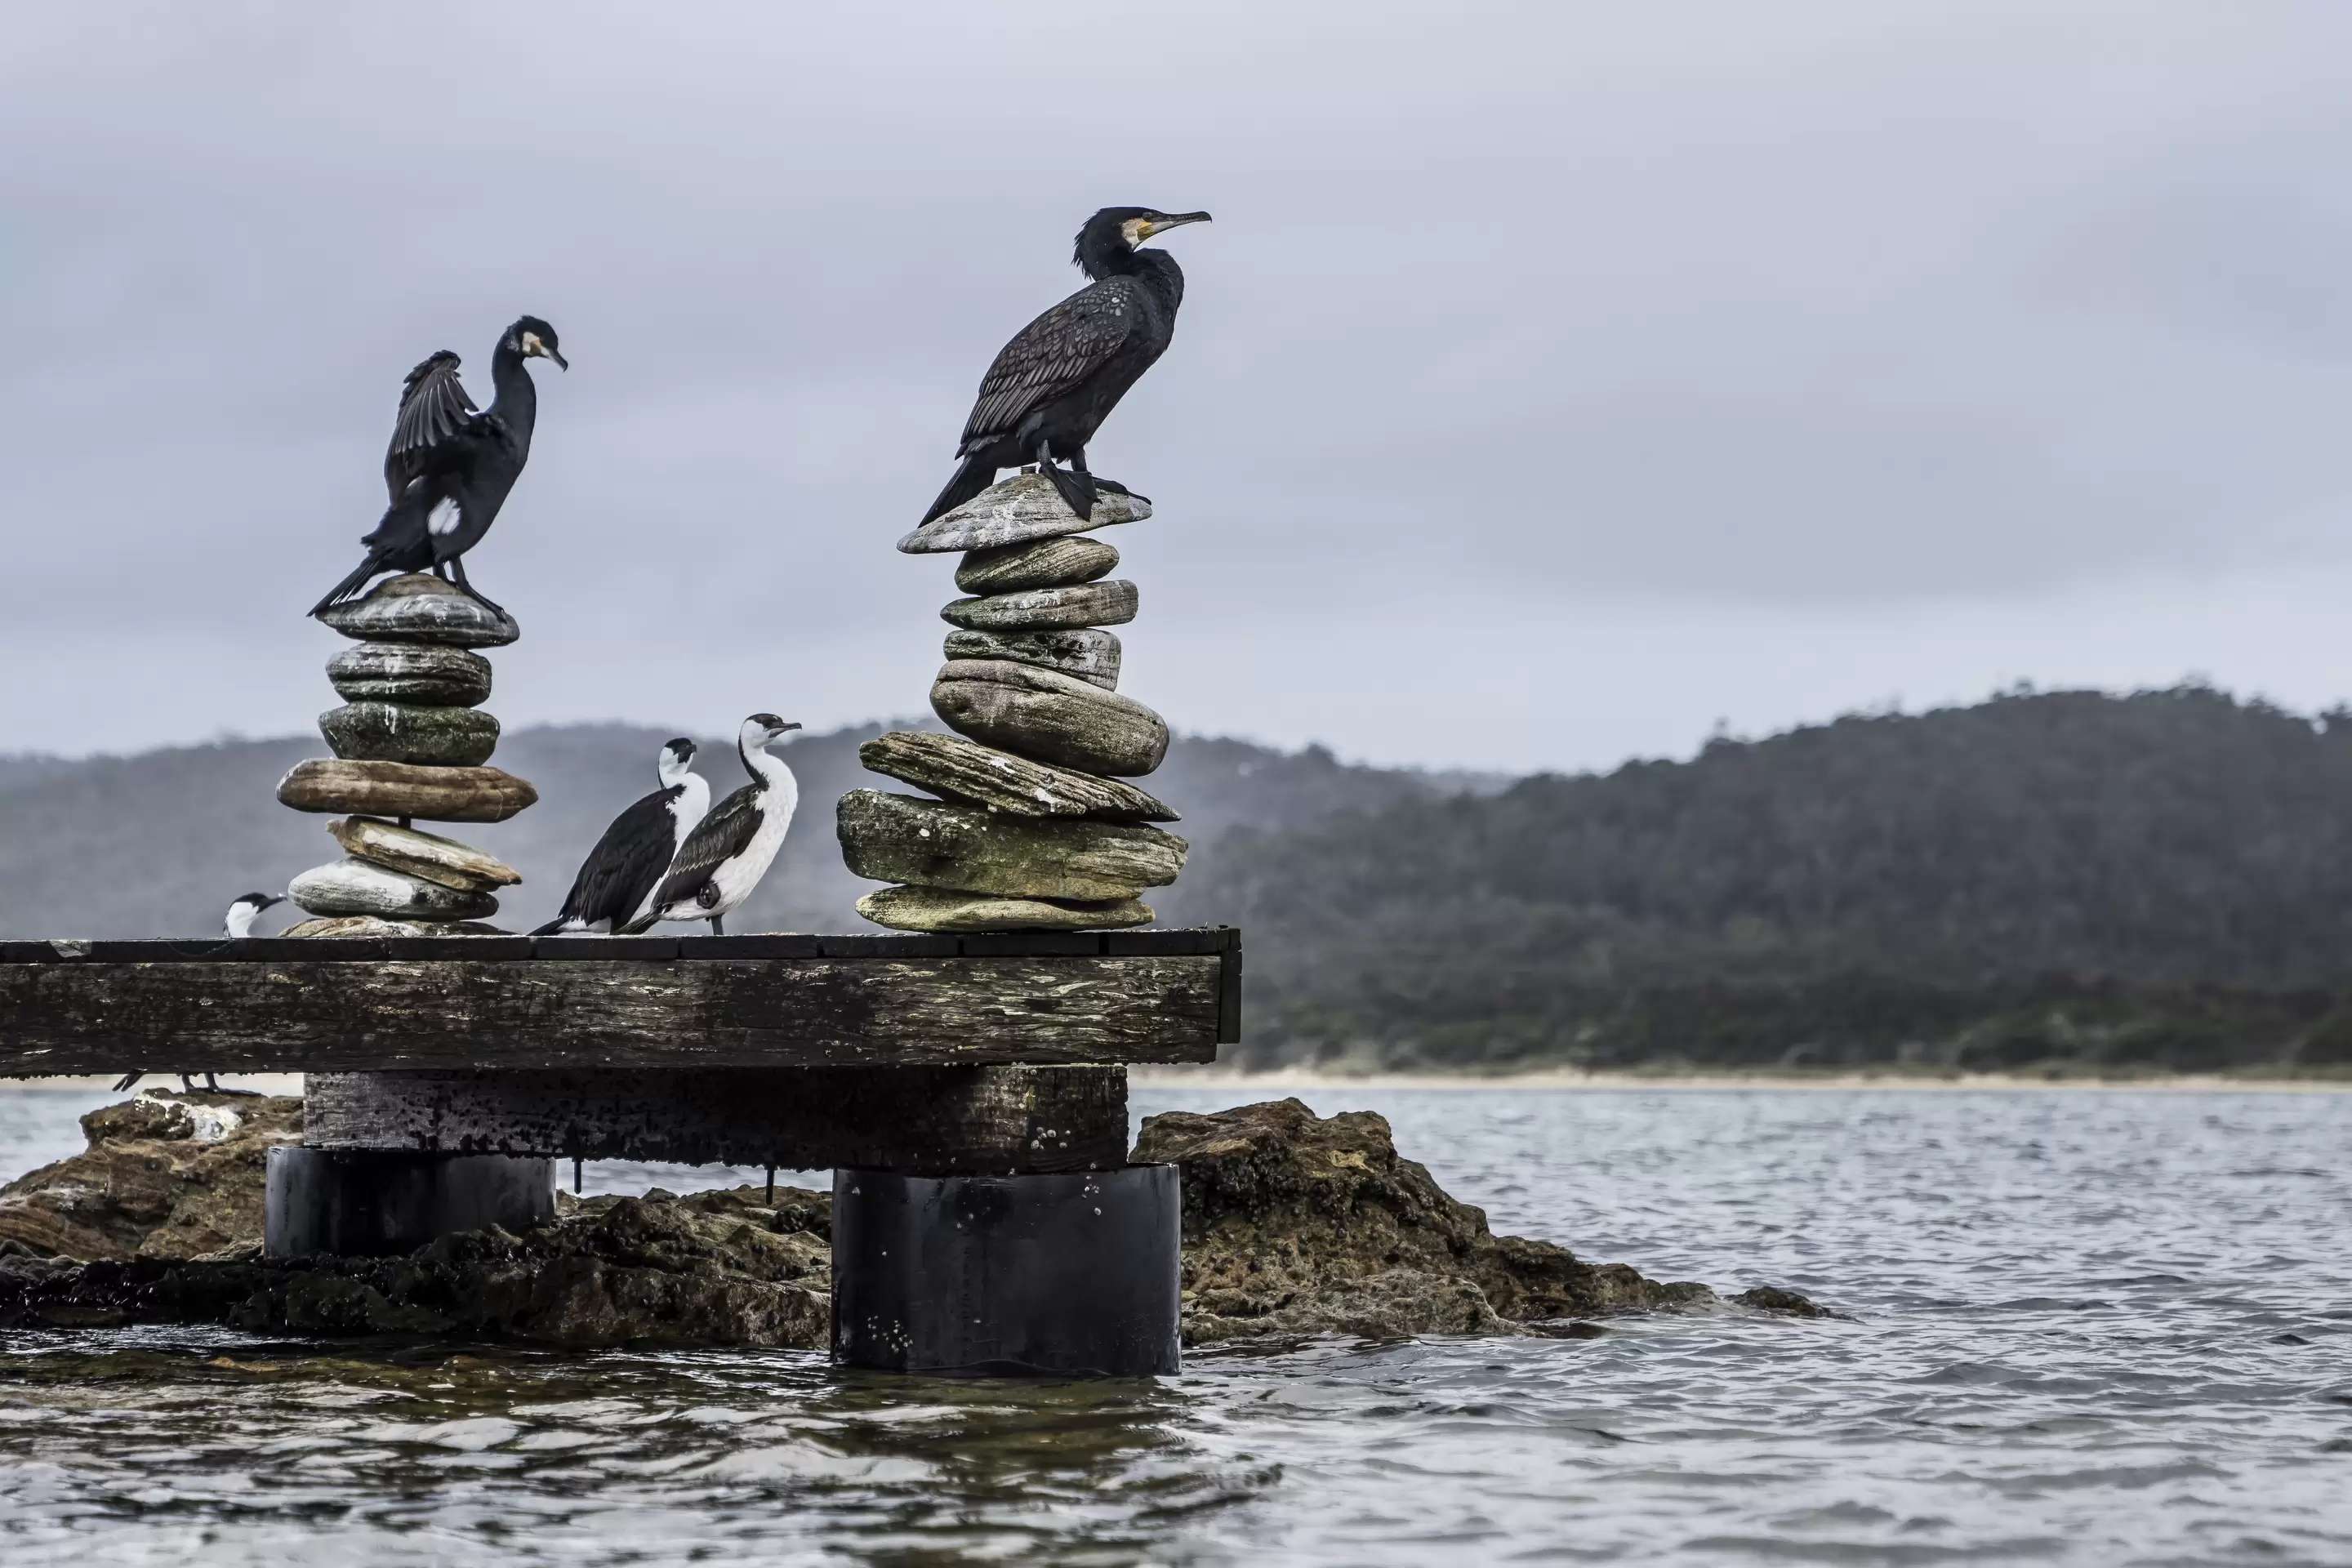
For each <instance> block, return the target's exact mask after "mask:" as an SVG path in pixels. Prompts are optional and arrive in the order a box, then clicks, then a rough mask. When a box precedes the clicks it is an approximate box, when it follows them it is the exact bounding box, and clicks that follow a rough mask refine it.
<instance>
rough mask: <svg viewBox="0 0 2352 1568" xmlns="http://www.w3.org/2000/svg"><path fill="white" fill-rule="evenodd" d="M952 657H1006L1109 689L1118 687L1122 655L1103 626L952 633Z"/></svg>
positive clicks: (949, 648)
mask: <svg viewBox="0 0 2352 1568" xmlns="http://www.w3.org/2000/svg"><path fill="white" fill-rule="evenodd" d="M944 651H945V652H946V654H947V656H948V658H950V659H961V658H1003V659H1010V660H1012V661H1013V663H1014V664H1034V665H1036V666H1037V667H1038V668H1041V669H1051V670H1056V671H1059V672H1060V673H1061V674H1064V675H1068V676H1075V677H1076V679H1080V680H1083V681H1085V682H1087V684H1088V685H1090V686H1099V687H1101V688H1102V689H1104V690H1105V691H1116V690H1118V667H1119V660H1120V658H1121V657H1122V653H1121V649H1120V647H1119V644H1118V634H1117V633H1115V632H1107V631H1104V630H1103V629H1101V628H1100V627H1099V626H1088V627H1084V628H1081V629H1079V630H1076V631H1066V632H971V631H952V632H950V633H949V634H948V638H947V642H946V645H945V649H944Z"/></svg>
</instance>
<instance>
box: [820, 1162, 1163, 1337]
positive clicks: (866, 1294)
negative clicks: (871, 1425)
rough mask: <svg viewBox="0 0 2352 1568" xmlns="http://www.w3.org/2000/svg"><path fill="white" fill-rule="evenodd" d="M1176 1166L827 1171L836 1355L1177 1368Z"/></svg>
mask: <svg viewBox="0 0 2352 1568" xmlns="http://www.w3.org/2000/svg"><path fill="white" fill-rule="evenodd" d="M1182 1242H1183V1199H1182V1194H1181V1188H1180V1186H1179V1184H1178V1181H1177V1171H1176V1167H1175V1166H1173V1165H1129V1166H1127V1167H1125V1168H1123V1169H1120V1170H1112V1171H1076V1172H1072V1173H1068V1174H1055V1175H1031V1176H944V1177H925V1176H908V1175H901V1174H898V1173H896V1172H891V1171H852V1170H842V1171H835V1173H834V1176H833V1357H834V1360H835V1361H837V1362H840V1363H844V1364H845V1365H848V1366H859V1367H874V1368H879V1369H882V1370H885V1371H890V1372H926V1373H961V1374H982V1375H985V1374H1000V1375H1015V1376H1019V1375H1049V1376H1050V1375H1061V1376H1071V1375H1078V1376H1095V1377H1146V1376H1150V1375H1153V1374H1155V1373H1172V1372H1174V1371H1175V1370H1176V1362H1177V1352H1176V1327H1177V1323H1176V1320H1177V1311H1178V1279H1177V1277H1178V1271H1179V1269H1180V1268H1181V1247H1182Z"/></svg>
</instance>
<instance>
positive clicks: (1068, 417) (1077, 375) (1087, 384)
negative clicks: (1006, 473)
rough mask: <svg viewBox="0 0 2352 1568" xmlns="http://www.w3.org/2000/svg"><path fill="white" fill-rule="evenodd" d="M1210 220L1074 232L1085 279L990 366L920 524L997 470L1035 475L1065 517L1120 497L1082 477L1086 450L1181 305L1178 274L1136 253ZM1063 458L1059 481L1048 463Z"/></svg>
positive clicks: (1115, 213) (1156, 350)
mask: <svg viewBox="0 0 2352 1568" xmlns="http://www.w3.org/2000/svg"><path fill="white" fill-rule="evenodd" d="M1208 221H1209V215H1208V214H1207V213H1178V214H1175V215H1173V216H1171V215H1170V214H1167V213H1163V212H1159V211H1155V210H1154V209H1152V208H1150V207H1105V208H1103V210H1102V211H1100V212H1098V213H1097V214H1095V216H1092V217H1090V218H1088V219H1087V226H1085V227H1084V228H1082V229H1080V230H1078V240H1077V246H1076V251H1075V253H1074V255H1073V257H1072V259H1073V260H1075V261H1076V263H1077V264H1078V266H1079V267H1081V268H1084V269H1085V271H1086V275H1087V277H1089V278H1091V279H1094V282H1093V283H1092V284H1091V285H1090V286H1089V287H1087V288H1085V289H1079V290H1078V291H1077V292H1076V293H1075V294H1073V295H1071V296H1070V297H1069V298H1068V299H1066V300H1063V301H1062V302H1061V303H1060V304H1058V305H1056V306H1055V307H1054V308H1053V309H1052V310H1048V311H1046V312H1045V314H1044V315H1042V316H1040V317H1038V318H1037V319H1036V320H1035V321H1032V322H1030V323H1029V324H1028V325H1027V326H1025V327H1024V328H1022V329H1021V331H1020V334H1019V335H1018V336H1016V337H1015V338H1014V339H1013V341H1012V342H1009V343H1007V344H1005V345H1004V348H1003V351H1002V352H1001V353H998V354H997V356H996V363H994V364H992V365H990V366H989V367H988V374H986V375H985V376H983V377H982V378H981V383H980V399H979V401H978V402H977V403H975V404H974V405H972V410H971V419H970V420H968V421H966V423H965V425H964V427H963V443H962V445H961V446H960V447H957V448H956V456H957V457H959V458H962V459H963V466H962V467H961V468H958V469H957V470H956V476H955V478H953V479H950V480H949V481H948V488H947V489H943V490H941V491H940V499H939V500H935V501H933V502H932V503H931V510H929V511H928V512H926V513H924V514H923V521H925V522H929V521H931V519H933V518H935V517H938V516H939V515H940V514H941V513H942V512H947V511H952V510H954V509H955V508H957V507H960V506H961V505H962V504H963V503H964V502H966V501H968V500H971V498H972V497H974V496H976V495H978V494H979V493H980V492H981V491H982V490H984V489H987V488H988V487H989V486H991V485H992V484H994V483H995V482H996V474H997V470H998V469H1000V468H1018V467H1020V466H1021V465H1022V464H1024V463H1034V464H1036V465H1037V466H1038V468H1039V470H1040V471H1042V472H1043V473H1044V474H1045V477H1046V478H1048V479H1052V480H1053V481H1054V489H1056V490H1057V491H1059V492H1060V493H1061V497H1062V500H1064V501H1065V502H1066V504H1067V505H1068V506H1069V509H1070V510H1072V511H1074V512H1076V513H1077V514H1078V515H1079V516H1080V517H1082V518H1091V517H1092V516H1093V515H1094V510H1095V492H1096V490H1097V489H1110V490H1118V491H1119V492H1120V493H1122V494H1124V493H1126V490H1127V487H1126V486H1124V485H1121V484H1119V483H1118V482H1117V481H1116V480H1112V479H1097V478H1096V477H1095V476H1094V475H1092V474H1090V473H1088V472H1087V442H1088V441H1091V440H1093V439H1094V434H1095V432H1096V430H1097V429H1099V428H1100V427H1101V426H1102V422H1103V420H1104V419H1105V418H1106V417H1108V416H1109V414H1110V411H1111V410H1112V409H1113V408H1115V407H1117V406H1118V400H1119V399H1120V398H1121V397H1124V396H1125V395H1127V389H1128V388H1129V387H1130V386H1133V385H1134V384H1135V383H1136V379H1137V378H1138V377H1139V376H1140V375H1142V374H1143V373H1144V372H1145V371H1147V370H1150V368H1151V364H1152V362H1153V361H1155V360H1157V359H1158V358H1159V357H1160V355H1161V354H1162V353H1166V352H1167V348H1168V344H1169V341H1170V340H1171V338H1173V337H1174V336H1175V335H1176V308H1177V307H1178V306H1179V305H1181V304H1182V303H1183V302H1184V272H1183V269H1182V268H1180V267H1178V266H1177V265H1176V258H1174V257H1172V256H1170V255H1169V254H1168V253H1167V252H1166V251H1164V250H1144V249H1140V248H1139V247H1140V246H1141V245H1142V243H1143V242H1144V241H1145V240H1147V239H1150V237H1152V236H1153V235H1156V234H1163V233H1165V232H1167V231H1168V230H1169V229H1171V228H1175V227H1177V226H1180V225H1183V224H1188V223H1206V222H1208ZM1055 458H1068V459H1069V463H1070V466H1069V468H1067V469H1064V468H1059V467H1057V466H1056V465H1055Z"/></svg>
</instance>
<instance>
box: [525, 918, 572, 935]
mask: <svg viewBox="0 0 2352 1568" xmlns="http://www.w3.org/2000/svg"><path fill="white" fill-rule="evenodd" d="M571 918H572V917H571V916H570V915H558V916H556V917H555V918H554V919H553V920H551V921H548V922H547V923H546V924H545V925H543V926H534V927H533V928H532V929H531V933H530V934H531V935H533V936H553V935H555V934H556V933H557V932H558V931H562V929H563V922H564V921H568V920H570V919H571Z"/></svg>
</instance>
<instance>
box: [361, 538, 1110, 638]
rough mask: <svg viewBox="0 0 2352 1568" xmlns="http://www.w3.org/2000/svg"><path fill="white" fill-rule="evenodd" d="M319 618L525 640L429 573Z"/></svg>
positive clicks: (380, 631)
mask: <svg viewBox="0 0 2352 1568" xmlns="http://www.w3.org/2000/svg"><path fill="white" fill-rule="evenodd" d="M1073 531H1075V530H1073ZM319 619H320V620H321V621H323V622H325V623H326V624H327V625H328V626H332V627H334V628H335V630H337V631H339V632H341V633H342V634H343V635H344V636H345V637H350V638H352V639H353V640H354V641H357V642H405V643H435V644H437V645H439V646H441V647H502V646H504V645H505V644H507V643H510V642H512V641H514V640H515V638H517V637H520V636H522V628H521V627H520V626H516V625H515V623H514V617H513V616H507V615H502V614H500V613H499V611H497V610H493V609H491V608H490V607H489V606H488V605H485V604H483V603H482V602H481V601H480V600H479V599H477V598H475V597H474V596H473V595H470V594H467V593H466V592H464V591H463V590H462V589H460V588H459V587H458V586H457V584H455V583H448V582H444V581H443V580H442V579H440V578H438V577H436V576H435V575H433V574H431V573H430V572H411V573H409V574H406V575H405V576H401V577H387V578H385V579H384V580H383V582H381V583H379V584H376V585H375V586H374V587H373V588H372V589H370V590H369V591H368V592H367V593H366V594H365V595H362V597H360V598H357V599H352V600H350V601H348V602H346V603H344V604H341V605H335V606H334V607H333V608H332V609H330V610H325V611H322V612H320V616H319Z"/></svg>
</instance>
